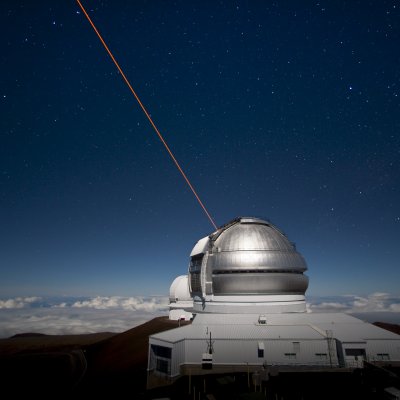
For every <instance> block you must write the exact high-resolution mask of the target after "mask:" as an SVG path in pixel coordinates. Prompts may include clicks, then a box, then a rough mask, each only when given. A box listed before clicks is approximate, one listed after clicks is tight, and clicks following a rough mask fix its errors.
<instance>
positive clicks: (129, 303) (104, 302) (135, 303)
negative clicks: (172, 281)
mask: <svg viewBox="0 0 400 400" xmlns="http://www.w3.org/2000/svg"><path fill="white" fill-rule="evenodd" d="M72 307H74V308H94V309H97V310H108V309H117V308H120V309H123V310H132V311H147V312H152V311H158V310H166V309H167V308H168V298H167V297H119V296H113V297H100V296H97V297H94V298H92V299H88V300H84V301H77V302H75V303H74V304H72Z"/></svg>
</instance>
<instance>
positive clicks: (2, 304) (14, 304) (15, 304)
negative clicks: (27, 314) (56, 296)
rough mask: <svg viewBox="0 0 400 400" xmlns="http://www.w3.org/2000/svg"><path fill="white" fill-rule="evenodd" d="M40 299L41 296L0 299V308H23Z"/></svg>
mask: <svg viewBox="0 0 400 400" xmlns="http://www.w3.org/2000/svg"><path fill="white" fill-rule="evenodd" d="M40 300H41V297H15V298H14V299H7V300H0V309H15V308H25V307H29V306H30V305H31V304H32V303H35V302H39V301H40Z"/></svg>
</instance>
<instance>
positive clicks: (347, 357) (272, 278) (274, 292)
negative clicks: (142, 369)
mask: <svg viewBox="0 0 400 400" xmlns="http://www.w3.org/2000/svg"><path fill="white" fill-rule="evenodd" d="M306 270H307V265H306V262H305V260H304V258H303V257H302V255H301V254H300V253H299V252H298V251H297V250H296V246H295V245H294V244H293V243H292V242H290V241H289V239H288V238H287V237H286V236H285V235H284V234H283V233H282V232H281V231H280V230H279V229H278V228H277V227H275V226H274V225H272V224H271V223H270V222H268V221H264V220H262V219H258V218H250V217H242V218H236V219H234V220H233V221H231V222H229V223H227V224H226V225H224V226H222V227H220V228H219V229H218V230H216V231H215V232H213V233H211V234H210V235H209V236H206V237H205V238H203V239H200V240H199V241H198V242H197V243H196V244H195V246H194V248H193V250H192V252H191V253H190V262H189V271H188V275H184V276H180V277H178V278H176V279H175V280H174V282H173V283H172V285H171V289H170V319H176V320H182V319H186V320H187V319H193V322H192V324H190V325H186V326H182V327H179V328H176V329H172V330H169V331H165V332H161V333H157V334H154V335H152V336H150V338H149V352H148V372H149V375H148V376H149V380H148V386H149V387H151V386H152V385H153V383H152V382H156V381H157V382H158V383H159V382H162V380H164V381H165V382H171V381H173V380H174V379H176V378H178V377H179V376H182V375H185V374H187V373H191V374H195V373H196V371H197V372H198V373H204V372H205V371H204V369H212V371H213V372H214V373H218V372H245V371H247V372H248V371H249V369H251V370H252V371H258V370H260V369H265V368H274V369H275V370H276V369H278V370H279V369H282V370H296V368H297V369H299V368H300V369H301V370H302V371H304V370H305V369H306V370H307V369H315V368H320V369H321V368H322V369H323V368H339V369H343V368H350V369H351V368H359V367H362V365H363V362H364V360H368V361H372V362H374V361H379V362H393V361H400V336H399V335H396V334H394V333H391V332H388V331H386V330H383V329H381V328H378V327H376V326H374V325H372V324H369V323H366V322H363V321H361V320H359V319H357V318H354V317H352V316H350V315H347V314H342V313H326V314H321V313H308V312H306V304H305V292H306V290H307V287H308V277H307V276H306V275H305V274H304V272H305V271H306ZM188 371H190V372H188Z"/></svg>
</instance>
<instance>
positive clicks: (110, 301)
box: [0, 296, 168, 338]
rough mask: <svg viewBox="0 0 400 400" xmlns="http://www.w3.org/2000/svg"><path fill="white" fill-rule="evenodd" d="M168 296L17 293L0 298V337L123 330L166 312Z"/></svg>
mask: <svg viewBox="0 0 400 400" xmlns="http://www.w3.org/2000/svg"><path fill="white" fill-rule="evenodd" d="M167 310H168V298H167V297H165V296H153V297H141V296H138V297H119V296H110V297H101V296H97V297H92V298H80V299H77V298H67V299H65V298H62V299H60V298H40V297H26V298H22V297H16V298H13V299H7V300H0V321H1V322H0V338H4V337H10V336H13V335H15V334H19V333H26V332H35V333H43V334H49V335H65V334H84V333H96V332H123V331H126V330H128V329H130V328H133V327H134V326H137V325H140V324H142V323H144V322H146V321H149V320H150V319H152V318H154V317H157V316H161V315H168V313H167Z"/></svg>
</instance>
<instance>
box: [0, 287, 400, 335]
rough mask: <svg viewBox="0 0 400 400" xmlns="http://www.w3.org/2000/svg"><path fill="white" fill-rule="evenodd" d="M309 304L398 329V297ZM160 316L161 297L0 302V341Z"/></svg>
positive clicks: (109, 328)
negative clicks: (384, 323) (20, 335)
mask: <svg viewBox="0 0 400 400" xmlns="http://www.w3.org/2000/svg"><path fill="white" fill-rule="evenodd" d="M307 300H308V301H307V309H308V311H309V312H323V313H325V312H345V313H349V314H353V315H356V316H357V317H358V318H362V319H365V320H367V321H370V322H373V321H383V322H392V323H400V296H393V295H390V294H388V293H372V294H370V295H368V296H358V295H347V296H335V297H325V298H324V297H318V298H317V297H314V298H312V297H310V298H308V299H307ZM161 315H168V297H165V296H153V297H141V296H135V297H121V296H109V297H106V296H97V297H81V298H72V297H71V298H44V297H15V298H9V299H2V300H0V338H5V337H10V336H12V335H15V334H18V333H26V332H35V333H44V334H50V335H63V334H83V333H96V332H123V331H126V330H128V329H130V328H133V327H134V326H137V325H140V324H142V323H144V322H146V321H148V320H150V319H152V318H154V317H156V316H161Z"/></svg>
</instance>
